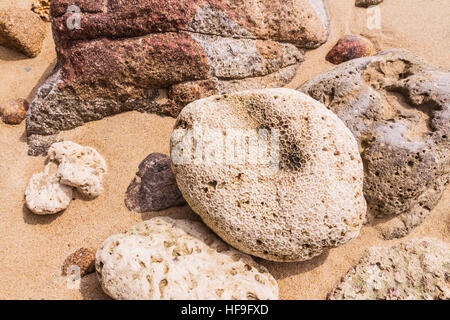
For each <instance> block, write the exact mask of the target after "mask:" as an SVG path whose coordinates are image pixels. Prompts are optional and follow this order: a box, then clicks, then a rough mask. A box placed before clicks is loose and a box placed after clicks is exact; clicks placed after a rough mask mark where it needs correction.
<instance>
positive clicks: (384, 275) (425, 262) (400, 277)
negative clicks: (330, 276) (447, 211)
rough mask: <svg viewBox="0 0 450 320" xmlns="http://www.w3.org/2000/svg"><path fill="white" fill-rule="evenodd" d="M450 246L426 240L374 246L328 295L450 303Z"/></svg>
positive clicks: (344, 297) (349, 298)
mask: <svg viewBox="0 0 450 320" xmlns="http://www.w3.org/2000/svg"><path fill="white" fill-rule="evenodd" d="M449 277H450V246H449V244H448V243H445V242H442V241H440V240H436V239H431V238H423V239H413V240H408V241H405V242H402V243H400V244H398V245H395V246H393V247H391V248H389V247H371V248H369V249H368V250H367V251H366V252H365V253H364V255H363V257H362V258H361V260H360V261H359V263H358V264H357V265H356V266H355V267H353V268H352V269H350V270H349V271H348V272H347V274H346V275H345V276H344V277H343V278H342V280H341V283H340V284H339V285H338V286H337V287H336V288H335V289H333V291H331V292H330V294H329V295H328V298H329V299H331V300H353V299H358V300H379V299H382V300H437V299H439V300H449V299H450V282H449Z"/></svg>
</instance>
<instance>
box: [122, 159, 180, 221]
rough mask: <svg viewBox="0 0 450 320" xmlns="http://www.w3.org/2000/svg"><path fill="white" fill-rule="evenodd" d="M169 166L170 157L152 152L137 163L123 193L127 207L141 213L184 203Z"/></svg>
mask: <svg viewBox="0 0 450 320" xmlns="http://www.w3.org/2000/svg"><path fill="white" fill-rule="evenodd" d="M185 203H186V201H185V200H184V198H183V196H182V195H181V192H180V190H179V189H178V186H177V181H176V180H175V176H174V174H173V172H172V169H171V167H170V158H169V157H168V156H166V155H164V154H161V153H152V154H150V155H149V156H147V158H145V159H144V161H142V162H141V164H140V165H139V171H138V172H137V173H136V177H135V178H134V179H133V181H132V182H131V184H130V185H129V187H128V189H127V192H126V194H125V205H126V206H127V208H128V209H130V210H132V211H135V212H139V213H143V212H149V211H160V210H164V209H167V208H170V207H173V206H179V205H183V204H185Z"/></svg>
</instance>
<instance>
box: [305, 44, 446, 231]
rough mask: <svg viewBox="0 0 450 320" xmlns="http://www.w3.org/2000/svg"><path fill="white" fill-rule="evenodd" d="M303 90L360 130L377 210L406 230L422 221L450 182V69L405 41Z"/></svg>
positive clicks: (368, 193) (369, 195)
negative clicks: (403, 46)
mask: <svg viewBox="0 0 450 320" xmlns="http://www.w3.org/2000/svg"><path fill="white" fill-rule="evenodd" d="M299 90H300V91H302V92H305V93H307V94H309V95H310V96H311V97H313V98H314V99H316V100H318V101H320V102H322V103H324V104H325V105H326V106H327V107H328V108H329V109H330V110H332V111H333V112H335V113H336V114H337V115H338V116H339V117H340V118H341V119H342V120H343V121H344V122H345V124H346V125H347V127H348V128H349V129H350V130H351V131H352V132H353V134H354V136H355V137H356V138H357V140H358V142H359V147H360V152H361V156H362V158H363V163H364V168H365V181H364V194H365V197H366V200H367V204H368V208H369V211H370V212H371V216H372V217H380V218H381V217H396V218H395V219H394V220H392V221H391V223H389V224H388V225H387V226H386V227H385V228H384V230H383V233H384V236H385V237H386V238H394V237H401V236H404V235H405V234H407V233H408V232H409V231H410V230H411V229H412V228H413V227H414V226H416V225H418V224H420V223H421V222H422V221H423V220H424V219H425V217H426V216H427V215H428V214H429V212H430V211H431V210H432V209H433V207H434V206H435V205H436V204H437V203H438V201H439V199H440V197H441V195H442V193H443V191H444V190H445V188H446V186H447V185H448V183H449V172H450V126H449V120H450V109H449V106H450V72H448V70H443V69H439V68H436V67H434V66H432V65H430V64H429V63H427V62H426V61H424V60H423V59H421V58H419V57H417V56H415V55H413V54H412V53H409V52H407V51H405V50H401V49H391V50H388V51H384V52H381V53H380V54H378V55H375V56H371V57H367V58H361V59H356V60H352V61H349V62H346V63H344V64H341V65H339V66H338V67H336V68H334V69H331V70H329V71H327V72H325V73H323V74H320V75H318V76H317V77H315V78H313V79H311V80H309V81H307V82H306V83H305V84H303V85H302V86H301V87H300V88H299Z"/></svg>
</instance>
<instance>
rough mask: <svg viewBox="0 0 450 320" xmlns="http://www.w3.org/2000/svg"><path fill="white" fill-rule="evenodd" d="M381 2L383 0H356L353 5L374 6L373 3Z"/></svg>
mask: <svg viewBox="0 0 450 320" xmlns="http://www.w3.org/2000/svg"><path fill="white" fill-rule="evenodd" d="M382 2H383V0H356V1H355V6H357V7H363V8H368V7H370V6H374V5H377V4H380V3H382Z"/></svg>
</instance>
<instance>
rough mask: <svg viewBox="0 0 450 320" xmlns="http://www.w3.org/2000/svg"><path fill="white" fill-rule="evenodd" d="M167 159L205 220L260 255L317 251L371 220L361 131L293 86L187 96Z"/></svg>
mask: <svg viewBox="0 0 450 320" xmlns="http://www.w3.org/2000/svg"><path fill="white" fill-rule="evenodd" d="M191 137H192V139H191ZM171 160H172V163H173V166H172V168H173V171H174V173H175V177H176V179H177V182H178V186H179V188H180V190H181V192H182V193H183V196H184V198H185V199H186V201H187V202H188V203H189V205H190V207H191V208H192V209H193V210H194V211H195V212H196V213H197V214H198V215H200V217H201V218H202V219H203V221H204V222H205V223H206V224H207V225H208V226H209V227H210V228H211V229H213V230H214V231H215V232H216V233H217V234H218V235H219V236H220V237H221V238H222V239H224V240H225V241H226V242H227V243H229V244H230V245H232V246H233V247H235V248H237V249H239V250H241V251H243V252H245V253H248V254H252V255H255V256H258V257H261V258H264V259H268V260H273V261H303V260H308V259H311V258H312V257H314V256H317V255H319V254H321V253H323V252H324V251H326V250H327V249H329V248H334V247H337V246H339V245H342V244H344V243H347V242H348V241H350V240H351V239H353V238H355V237H356V236H358V234H359V231H360V228H361V226H362V224H363V222H364V220H365V213H366V202H365V200H364V196H363V178H364V171H363V164H362V161H361V157H360V155H359V152H358V144H357V142H356V140H355V138H354V137H353V135H352V134H351V132H350V130H348V128H347V127H346V126H345V125H344V123H343V122H342V121H341V120H340V119H339V118H338V117H337V116H336V115H335V114H333V113H332V112H331V111H330V110H328V109H327V108H325V106H324V105H323V104H321V103H319V102H318V101H316V100H314V99H311V98H310V97H308V96H307V95H305V94H302V93H299V92H298V91H296V90H291V89H286V88H279V89H260V90H249V91H241V92H237V93H231V94H228V95H222V96H213V97H208V98H204V99H201V100H197V101H195V102H192V103H190V104H189V105H187V106H186V107H185V108H184V109H183V110H182V111H181V113H180V115H179V116H178V119H177V122H176V125H175V130H174V131H173V133H172V136H171Z"/></svg>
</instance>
